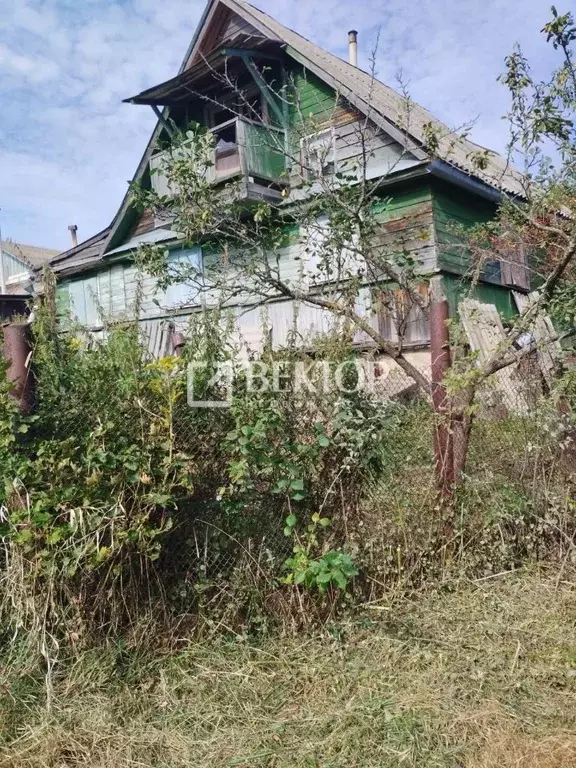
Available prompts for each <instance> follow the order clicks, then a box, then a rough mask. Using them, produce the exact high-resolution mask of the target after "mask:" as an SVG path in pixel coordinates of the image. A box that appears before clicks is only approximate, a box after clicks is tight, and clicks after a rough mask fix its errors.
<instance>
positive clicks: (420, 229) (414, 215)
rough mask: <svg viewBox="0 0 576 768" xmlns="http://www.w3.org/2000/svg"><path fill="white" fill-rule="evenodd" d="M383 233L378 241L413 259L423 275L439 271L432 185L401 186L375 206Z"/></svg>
mask: <svg viewBox="0 0 576 768" xmlns="http://www.w3.org/2000/svg"><path fill="white" fill-rule="evenodd" d="M374 212H375V217H376V220H377V221H378V222H380V223H381V224H382V225H383V227H382V234H381V235H380V236H379V238H378V241H379V244H380V246H381V247H387V248H389V249H390V251H391V253H397V254H398V256H399V257H401V256H403V257H406V256H410V257H412V258H413V259H414V260H415V261H416V262H417V263H418V264H419V268H420V271H421V272H422V273H425V272H426V273H428V272H434V271H436V269H437V249H436V241H435V232H434V224H433V204H432V192H431V189H430V186H429V185H428V184H426V183H422V182H419V183H411V184H405V185H403V186H402V185H400V186H398V187H397V188H395V189H394V190H393V191H392V190H391V191H390V193H389V194H388V195H386V197H383V198H382V199H381V200H380V201H378V202H376V203H375V205H374Z"/></svg>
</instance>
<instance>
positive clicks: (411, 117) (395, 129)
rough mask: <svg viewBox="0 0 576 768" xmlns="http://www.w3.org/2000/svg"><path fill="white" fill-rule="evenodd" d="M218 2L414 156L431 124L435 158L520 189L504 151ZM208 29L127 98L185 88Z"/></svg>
mask: <svg viewBox="0 0 576 768" xmlns="http://www.w3.org/2000/svg"><path fill="white" fill-rule="evenodd" d="M223 6H225V7H227V8H228V9H229V10H231V11H233V12H234V13H235V14H237V15H238V16H240V17H242V18H243V19H245V20H246V22H248V23H249V24H250V26H251V27H252V28H254V29H257V30H258V32H260V33H261V34H263V35H267V36H268V39H271V40H276V41H280V42H282V43H283V44H284V46H285V50H286V53H287V54H288V55H289V56H290V57H291V58H293V59H295V60H296V61H298V62H300V63H301V64H302V65H304V66H305V67H306V68H307V69H308V70H310V71H311V72H313V73H314V74H315V75H316V76H317V77H319V78H320V79H321V80H323V81H325V82H326V83H328V84H329V85H331V86H332V87H333V88H334V89H335V90H337V91H338V92H339V93H340V94H341V96H343V97H344V98H345V99H346V100H347V101H349V102H350V103H351V104H353V105H354V106H356V107H357V108H358V109H359V110H360V111H361V112H362V113H363V114H365V115H367V116H368V117H370V118H372V119H373V120H374V122H376V123H377V124H379V125H380V127H381V128H382V129H383V130H385V131H386V132H387V133H389V134H390V135H391V136H392V138H394V139H395V140H397V141H399V143H401V144H403V145H405V146H406V148H407V149H409V150H410V151H411V152H412V153H413V154H415V155H416V156H417V157H419V159H425V158H428V157H429V155H428V153H427V152H426V150H425V146H426V144H427V134H429V127H430V126H431V127H433V129H434V130H435V132H436V134H437V136H439V137H440V142H439V147H438V151H437V155H438V157H439V158H440V159H442V160H444V161H445V162H447V163H448V164H450V165H453V166H455V167H456V168H458V169H459V170H461V171H463V172H464V173H466V174H469V175H470V176H474V177H476V178H478V179H480V180H481V181H483V182H484V183H486V184H488V185H489V186H491V187H494V188H495V189H498V190H500V191H503V192H507V193H509V194H511V195H522V194H523V191H524V188H523V185H522V176H521V174H520V173H518V172H517V171H516V170H515V169H513V168H512V167H511V166H510V164H509V163H508V162H507V160H506V159H505V158H504V157H502V156H501V155H499V154H498V153H497V152H493V151H491V150H489V149H487V148H485V147H482V146H480V145H479V144H476V143H474V142H472V141H470V140H468V139H463V138H460V137H459V136H458V135H457V134H456V133H454V132H453V131H451V130H450V129H449V128H448V127H447V126H446V125H444V124H443V123H442V122H440V121H439V120H437V119H436V118H435V117H434V116H433V115H432V114H431V113H430V112H429V111H428V110H427V109H425V108H424V107H422V106H420V105H419V104H416V103H415V102H413V101H409V102H407V100H406V98H405V97H404V95H402V94H400V93H398V92H397V91H395V90H394V89H393V88H390V87H389V86H388V85H385V84H384V83H382V82H381V81H380V80H377V79H376V78H375V77H374V76H373V75H372V74H371V73H368V72H365V71H363V70H362V69H359V68H358V67H355V66H353V65H352V64H349V63H348V62H347V61H345V60H344V59H341V58H340V57H339V56H335V55H334V54H332V53H330V52H329V51H326V50H324V49H323V48H321V47H320V46H319V45H316V44H315V43H313V42H311V41H310V40H308V39H307V38H305V37H303V36H302V35H300V34H299V33H298V32H295V31H294V30H292V29H290V28H289V27H285V26H284V25H283V24H280V22H278V21H276V19H274V18H272V16H269V15H268V14H267V13H264V11H261V10H259V9H258V8H256V7H254V6H253V5H250V4H249V3H246V2H244V0H213V1H212V3H211V4H210V5H209V6H208V11H209V13H208V16H209V15H210V12H212V13H214V9H216V8H217V7H223ZM211 9H212V10H211ZM207 21H208V19H207ZM207 32H208V27H207V26H202V25H201V26H200V28H199V31H198V32H197V34H196V36H195V38H194V40H193V42H192V45H191V47H190V48H189V50H188V54H187V59H186V68H185V69H184V70H181V72H180V74H179V75H178V76H177V77H175V78H171V79H170V80H168V81H166V82H165V83H161V84H160V85H158V86H155V87H154V88H149V89H148V90H146V91H143V92H142V93H141V94H139V95H138V96H136V97H133V98H132V99H127V101H131V102H133V103H147V104H151V103H161V102H159V101H158V98H160V99H162V94H163V93H165V92H166V91H167V89H168V88H174V87H177V86H178V85H181V86H182V87H183V88H186V85H187V83H189V82H191V81H192V80H193V79H194V77H195V76H196V74H197V72H198V70H199V69H200V62H201V61H202V60H203V58H204V57H205V56H207V55H208V54H209V53H210V51H207V50H205V48H204V47H203V43H204V42H205V40H204V38H205V36H206V34H207ZM194 65H196V67H197V68H198V69H197V68H196V67H195V66H194ZM190 67H192V68H191V69H190ZM155 97H156V99H155ZM479 153H485V154H484V159H485V163H486V165H485V167H484V168H482V169H480V168H478V166H477V164H476V163H475V158H477V157H478V154H479ZM430 159H431V158H430Z"/></svg>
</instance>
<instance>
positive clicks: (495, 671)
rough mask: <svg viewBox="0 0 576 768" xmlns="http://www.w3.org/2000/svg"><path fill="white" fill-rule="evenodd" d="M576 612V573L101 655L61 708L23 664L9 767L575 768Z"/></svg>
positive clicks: (14, 679)
mask: <svg viewBox="0 0 576 768" xmlns="http://www.w3.org/2000/svg"><path fill="white" fill-rule="evenodd" d="M565 576H566V574H565V573H564V574H563V575H562V579H565ZM575 620H576V589H575V586H574V585H573V584H572V583H570V582H568V581H567V580H563V581H559V579H558V577H554V576H553V575H552V576H551V575H546V574H544V575H543V574H540V573H528V574H527V573H525V574H522V575H518V574H516V575H513V576H511V577H509V578H502V579H493V580H488V581H485V582H482V583H478V584H473V585H467V586H460V587H458V588H456V589H454V590H453V591H451V592H445V593H435V594H429V595H424V596H422V597H419V598H417V599H415V600H413V601H411V602H408V601H406V602H404V603H400V604H399V605H394V606H393V605H386V604H385V603H381V604H379V605H377V606H372V608H370V609H369V610H368V614H367V616H366V617H365V618H364V619H363V620H358V621H356V622H355V623H353V624H352V623H350V624H346V625H344V626H341V627H338V628H334V629H333V632H332V635H330V634H329V633H328V634H323V635H322V636H320V635H318V636H306V637H302V636H300V637H284V638H280V637H276V638H271V639H267V640H265V641H262V642H261V643H259V644H255V643H253V642H250V641H244V642H239V641H234V642H229V641H223V640H220V641H218V642H214V641H213V642H212V643H204V644H190V645H189V646H188V647H186V648H185V649H184V650H182V651H180V652H179V653H177V654H171V655H165V656H157V657H155V658H144V657H143V656H142V655H141V654H139V653H138V652H136V651H130V650H128V649H126V648H124V647H123V646H121V645H119V646H118V647H115V648H109V649H107V650H106V651H99V652H91V653H90V654H85V655H84V656H83V657H81V658H79V659H77V660H75V661H70V662H69V663H67V664H62V665H61V668H60V669H59V670H57V673H56V679H55V687H54V699H53V703H52V707H51V710H50V711H47V710H46V707H45V700H44V695H43V686H42V683H41V680H40V678H36V677H35V676H34V675H30V674H26V672H25V671H24V668H23V667H22V666H20V668H18V666H17V665H15V663H14V662H13V663H12V665H11V666H10V668H6V669H5V670H4V675H3V677H4V680H3V681H1V682H2V687H1V689H0V696H1V703H0V727H1V729H2V741H0V767H1V768H79V767H80V766H91V768H142V767H144V766H147V767H148V766H150V767H152V766H154V767H157V768H184V767H186V768H189V767H190V766H194V767H195V768H201V767H204V766H206V767H207V766H210V767H211V768H224V767H226V768H231V767H232V766H254V767H264V766H274V767H278V768H280V767H286V768H288V767H290V768H298V767H302V768H311V767H318V768H320V767H321V768H332V767H333V768H336V767H337V766H338V767H342V768H344V766H345V767H346V768H349V767H353V766H362V767H365V768H372V767H374V768H376V767H378V768H386V767H387V766H390V768H392V767H394V768H396V766H422V768H447V767H448V766H451V767H453V768H456V767H457V766H458V767H460V768H516V767H518V768H520V766H521V767H522V768H564V767H565V766H566V767H568V766H576V634H575Z"/></svg>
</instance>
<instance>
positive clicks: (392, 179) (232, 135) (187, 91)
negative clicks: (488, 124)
mask: <svg viewBox="0 0 576 768" xmlns="http://www.w3.org/2000/svg"><path fill="white" fill-rule="evenodd" d="M350 45H351V60H350V61H345V60H342V59H340V58H339V57H337V56H335V55H333V54H332V53H330V52H328V51H326V50H324V49H322V48H321V47H319V46H318V45H316V44H314V43H312V42H310V41H309V40H307V39H306V38H305V37H303V36H302V35H300V34H298V33H297V32H295V31H293V30H291V29H288V28H287V27H285V26H283V25H282V24H280V23H279V22H277V21H276V20H275V19H274V18H272V17H271V16H269V15H267V14H266V13H263V12H262V11H260V10H258V9H257V8H255V7H254V6H252V5H249V4H248V3H245V2H243V0H210V1H209V2H208V5H207V7H206V10H205V12H204V14H203V16H202V19H201V21H200V23H199V26H198V28H197V30H196V33H195V35H194V37H193V40H192V42H191V44H190V47H189V49H188V50H187V51H186V55H185V56H184V60H183V62H182V66H181V68H180V72H179V73H178V74H177V75H176V76H175V77H173V78H172V79H171V80H168V81H167V82H164V83H161V84H160V85H157V86H154V87H151V88H149V89H148V90H146V91H144V92H143V93H141V94H139V95H137V96H135V97H132V98H130V99H127V101H129V102H130V103H132V104H134V105H150V106H151V107H152V108H153V109H154V110H155V112H156V115H157V118H158V122H157V125H156V128H155V130H154V132H153V134H152V136H151V138H150V141H149V143H148V146H147V148H146V149H145V151H144V154H143V156H142V159H141V161H140V164H139V165H138V168H137V169H136V173H135V176H134V180H135V181H138V182H140V183H141V184H142V185H144V186H145V187H146V186H152V187H153V188H155V189H157V190H158V191H159V192H161V193H166V192H167V191H169V190H168V189H167V187H166V183H165V180H164V179H163V177H162V174H161V173H158V172H154V169H157V168H158V167H159V163H160V152H161V149H160V147H161V140H166V139H167V130H168V127H169V125H170V123H169V120H172V121H174V123H175V124H177V125H183V124H184V123H185V122H186V121H189V120H191V119H194V120H195V121H197V122H200V123H202V124H204V125H207V126H208V127H209V128H210V130H212V131H213V132H214V135H215V145H216V147H215V157H214V164H213V167H212V169H211V173H212V180H213V183H214V184H226V183H227V182H228V181H229V180H231V179H235V180H237V181H240V182H241V189H242V194H243V195H244V196H245V198H246V199H247V200H250V199H261V198H269V199H274V200H275V199H285V200H286V202H287V203H288V204H289V203H290V201H291V200H292V201H293V200H295V199H297V194H298V190H297V184H295V183H294V180H293V178H292V176H291V169H290V168H288V167H287V166H286V162H285V159H284V158H283V156H282V154H281V153H279V152H278V151H277V150H275V148H274V147H273V146H271V145H269V144H267V142H266V140H265V136H264V134H265V133H266V131H268V132H270V131H274V132H276V134H277V135H278V137H279V138H280V140H284V141H286V142H288V143H289V142H290V141H291V135H294V134H296V133H297V131H298V127H299V126H298V124H299V122H301V120H302V114H305V115H313V116H314V118H315V120H316V124H317V125H318V126H319V128H318V130H317V132H316V133H315V134H313V135H310V136H307V137H305V138H304V139H301V151H302V152H303V153H306V154H307V160H308V161H311V160H313V158H314V157H316V156H317V157H319V156H320V155H319V154H318V153H317V154H316V155H315V154H314V153H315V152H316V151H317V148H318V146H321V147H322V148H323V149H324V150H325V151H324V152H323V153H322V157H323V158H324V160H323V161H322V163H321V164H320V165H321V167H319V168H318V169H317V172H318V173H319V174H326V173H328V174H329V173H336V172H337V171H338V169H339V168H341V167H342V164H345V163H349V161H350V158H351V157H353V156H354V155H355V154H358V152H359V149H358V147H357V146H355V144H354V140H353V139H351V137H353V136H354V131H355V128H356V127H357V126H358V124H359V122H360V121H365V120H367V121H368V123H369V124H370V126H371V128H372V131H373V146H372V148H371V152H370V156H369V160H368V162H367V167H366V169H365V172H366V175H367V177H368V178H371V179H382V196H383V199H384V198H385V199H386V203H385V204H383V205H382V207H381V210H380V211H379V213H378V215H379V216H380V220H381V225H382V232H383V236H384V237H386V236H387V235H388V234H390V233H393V234H394V236H395V237H397V236H398V234H400V235H401V236H402V242H403V246H402V247H403V248H404V249H408V250H409V251H411V252H412V253H413V255H414V257H415V258H416V259H417V261H418V263H419V264H420V265H421V268H422V270H423V271H425V272H426V273H427V274H436V275H440V276H442V279H443V284H444V291H445V294H446V295H447V297H448V299H449V302H450V306H451V311H452V312H455V311H456V307H457V303H458V301H459V298H460V297H461V295H462V294H463V292H464V291H465V290H467V289H466V281H463V276H465V274H466V271H467V269H468V266H469V265H468V264H467V262H466V258H465V257H463V256H462V251H461V250H458V249H454V248H451V247H450V246H451V243H452V240H453V236H454V235H453V232H452V230H451V223H452V222H456V223H460V224H464V225H467V224H471V223H474V222H482V221H486V220H488V219H490V218H491V217H492V216H493V215H494V213H495V211H496V207H497V205H498V203H499V201H500V200H501V199H502V196H504V195H507V196H512V197H515V196H520V195H521V194H522V180H521V178H520V176H519V175H518V174H516V173H515V172H514V171H513V170H512V169H510V167H509V166H508V164H507V162H506V161H505V160H504V158H502V157H501V156H499V155H498V154H496V153H494V152H491V151H488V150H484V149H483V148H482V147H479V146H478V145H476V144H474V143H472V142H471V141H469V140H467V139H463V138H458V137H456V136H450V134H449V131H448V129H447V128H445V127H444V126H442V124H441V123H439V122H438V121H437V120H436V119H435V118H434V117H433V116H432V115H431V114H430V113H429V112H427V111H426V110H425V109H423V108H422V107H420V106H418V105H415V104H411V105H410V120H409V121H407V120H406V119H405V106H406V102H405V99H404V98H403V97H402V96H401V95H400V94H398V93H396V92H395V91H394V90H393V89H392V88H390V87H389V86H387V85H385V84H383V83H381V82H379V81H377V80H375V79H374V78H373V76H372V75H371V74H370V73H368V72H365V71H363V70H362V69H360V68H359V67H358V66H357V65H356V61H355V45H356V41H355V34H354V33H350ZM270 72H271V73H273V76H274V77H275V78H276V81H277V82H279V83H284V84H285V83H290V87H291V88H293V89H295V90H296V91H297V101H298V104H299V108H298V109H291V108H290V104H289V101H288V100H275V99H274V97H273V95H272V94H271V89H270V88H269V87H268V82H267V79H266V78H268V77H269V75H268V74H267V73H270ZM222 73H226V76H227V77H234V78H235V82H237V83H238V84H239V86H238V87H240V88H242V89H243V95H244V99H243V103H244V104H247V105H249V109H248V110H247V111H246V113H245V114H243V113H242V109H241V108H240V107H238V106H236V107H235V108H234V109H232V108H230V109H228V108H226V98H228V97H227V95H226V94H225V93H223V85H222V79H221V78H219V77H218V75H219V74H220V75H221V74H222ZM127 108H128V107H127ZM131 108H134V109H136V108H138V107H136V106H134V107H131ZM248 112H249V113H248ZM254 115H257V117H258V119H257V120H255V119H253V118H254ZM323 123H325V126H326V127H323ZM430 126H434V127H435V128H436V129H438V131H439V132H440V134H441V135H443V136H444V138H443V139H441V140H440V143H439V146H438V149H437V151H436V152H435V153H434V155H432V154H431V153H430V152H428V151H427V150H426V146H427V140H426V135H427V131H429V129H430ZM159 142H160V143H159ZM327 147H328V151H326V148H327ZM479 154H481V155H482V157H483V162H482V163H480V164H478V163H476V162H475V158H477V157H478V155H479ZM151 171H152V172H151ZM423 229H424V230H425V232H426V237H425V238H422V237H421V236H417V235H416V233H417V232H418V233H419V232H421V231H422V230H423ZM145 242H154V243H163V244H165V245H166V247H167V248H169V249H170V258H171V259H173V260H174V261H175V262H179V261H182V260H185V261H186V260H188V261H192V262H193V263H194V264H199V265H201V264H202V260H203V258H204V253H203V248H202V245H201V244H197V245H194V246H192V247H190V246H188V245H187V246H186V247H183V244H182V241H181V240H180V239H179V237H178V234H177V233H175V232H174V231H173V230H172V228H171V225H170V223H169V221H166V220H165V219H159V220H158V219H156V218H155V216H154V214H153V213H152V212H151V211H144V213H142V212H141V211H138V210H137V209H136V208H135V207H134V206H133V205H132V203H131V198H130V195H129V193H127V194H126V197H125V198H124V200H123V201H122V202H121V204H120V207H119V210H118V213H117V214H116V216H115V218H114V220H113V221H112V223H111V224H110V226H108V227H107V228H106V229H105V230H103V231H102V232H100V233H98V234H96V235H95V236H94V237H91V238H90V239H89V240H86V241H85V242H83V243H81V244H80V245H78V246H76V247H73V248H72V249H71V250H68V251H66V252H65V253H62V254H60V255H59V256H57V257H56V258H55V259H53V260H52V262H51V265H52V267H53V269H54V271H55V273H56V275H57V278H58V282H59V289H58V290H59V295H60V299H61V301H62V302H63V304H64V305H65V306H68V307H69V308H70V310H71V311H72V312H73V314H75V315H76V317H77V318H78V320H79V321H81V322H82V323H84V324H85V325H87V326H88V327H89V328H90V329H91V330H92V331H94V332H96V333H97V332H98V331H100V330H101V329H102V317H101V314H102V313H105V314H106V316H107V317H108V318H110V317H115V316H122V315H123V314H125V313H126V312H128V311H129V309H130V307H131V305H132V303H133V301H134V297H135V293H136V288H137V285H138V284H139V281H140V282H141V284H142V286H143V302H142V306H141V315H140V319H141V323H142V328H143V332H144V333H145V335H146V338H147V340H148V344H149V347H150V351H151V352H152V353H153V354H157V355H160V354H165V353H166V352H169V351H170V333H169V330H170V328H172V329H173V328H178V329H181V328H183V327H184V326H185V325H186V322H187V321H188V319H189V317H190V315H191V314H193V313H195V312H198V311H200V309H201V304H200V300H199V299H195V298H194V296H193V295H191V294H190V292H189V291H188V290H187V287H186V286H183V285H172V286H171V287H170V288H168V289H167V290H165V291H159V290H157V289H156V285H155V281H154V279H153V278H152V277H149V276H146V275H138V273H137V270H136V267H135V265H134V260H133V256H134V252H135V250H136V249H137V248H138V246H139V245H140V244H141V243H145ZM280 256H281V262H282V265H283V269H284V272H285V274H286V275H289V274H290V273H291V271H292V272H294V273H296V271H297V269H298V264H299V263H300V261H301V256H302V244H301V243H300V242H298V240H297V239H294V240H293V241H291V242H289V243H288V244H287V245H286V247H285V248H284V249H283V251H282V253H281V255H280ZM488 267H489V268H485V269H484V270H483V271H482V274H481V279H480V281H479V282H478V284H477V285H476V287H475V289H474V294H475V297H476V298H477V299H479V300H480V301H485V302H488V303H490V304H494V305H495V306H496V307H497V308H498V310H499V312H500V313H501V315H502V316H504V317H507V316H511V315H513V314H514V313H515V312H516V311H517V310H516V306H515V300H514V293H517V294H518V293H525V292H527V290H528V288H529V272H528V268H527V265H526V264H525V263H524V261H523V255H522V254H516V256H515V258H514V260H512V261H511V260H509V259H507V260H499V259H497V258H495V259H494V260H492V261H491V262H490V264H489V265H488ZM365 288H366V293H367V295H368V296H369V295H370V285H368V284H367V285H366V286H365ZM423 290H425V287H423ZM230 306H231V310H232V311H233V312H236V315H237V319H238V320H237V321H238V334H239V338H240V339H241V340H244V341H245V342H246V343H247V344H249V345H251V346H253V347H256V348H257V347H258V345H259V344H260V343H261V341H262V333H263V331H262V328H261V322H260V309H259V308H256V307H254V309H253V310H252V311H251V310H250V298H249V296H248V297H246V295H244V296H243V297H242V298H241V299H239V300H238V303H237V305H236V306H234V303H232V304H230ZM293 310H294V307H293V306H292V305H291V301H289V300H286V299H282V300H280V299H279V300H277V301H270V302H269V304H268V307H267V322H268V323H269V326H270V331H271V337H272V343H273V344H274V345H275V346H281V345H283V344H284V343H285V342H286V339H287V334H288V333H289V332H290V330H291V329H292V328H293V327H294V323H296V324H297V325H298V330H299V331H300V332H302V333H303V334H304V333H309V332H314V331H318V332H320V331H323V330H325V329H326V327H327V324H328V322H329V320H328V318H327V317H325V314H324V313H323V312H322V310H319V309H318V308H315V307H312V306H302V307H300V308H299V311H298V312H297V313H295V312H294V311H293ZM365 311H366V312H367V313H368V315H369V317H370V322H372V323H375V324H377V326H378V327H379V328H380V330H381V332H383V333H390V334H393V333H394V329H393V328H392V327H390V328H389V329H388V328H387V325H386V318H385V317H382V316H379V313H378V310H377V307H376V306H375V305H374V304H373V305H370V301H368V302H367V304H366V309H365ZM428 342H429V331H428V327H427V323H426V322H425V321H424V320H423V318H420V317H414V318H412V322H411V324H410V326H409V329H408V333H407V336H406V338H405V347H409V348H410V349H412V350H413V354H414V356H415V358H417V356H418V355H422V354H423V353H422V351H421V350H423V349H425V348H426V347H427V345H428Z"/></svg>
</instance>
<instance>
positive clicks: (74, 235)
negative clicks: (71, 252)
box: [68, 224, 78, 248]
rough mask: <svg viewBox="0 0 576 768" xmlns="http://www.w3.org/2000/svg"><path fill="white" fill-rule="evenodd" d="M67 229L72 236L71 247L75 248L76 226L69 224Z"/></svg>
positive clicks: (76, 243)
mask: <svg viewBox="0 0 576 768" xmlns="http://www.w3.org/2000/svg"><path fill="white" fill-rule="evenodd" d="M68 229H69V230H70V234H71V235H72V247H73V248H76V246H77V245H78V234H77V232H78V227H77V226H76V224H69V225H68Z"/></svg>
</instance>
